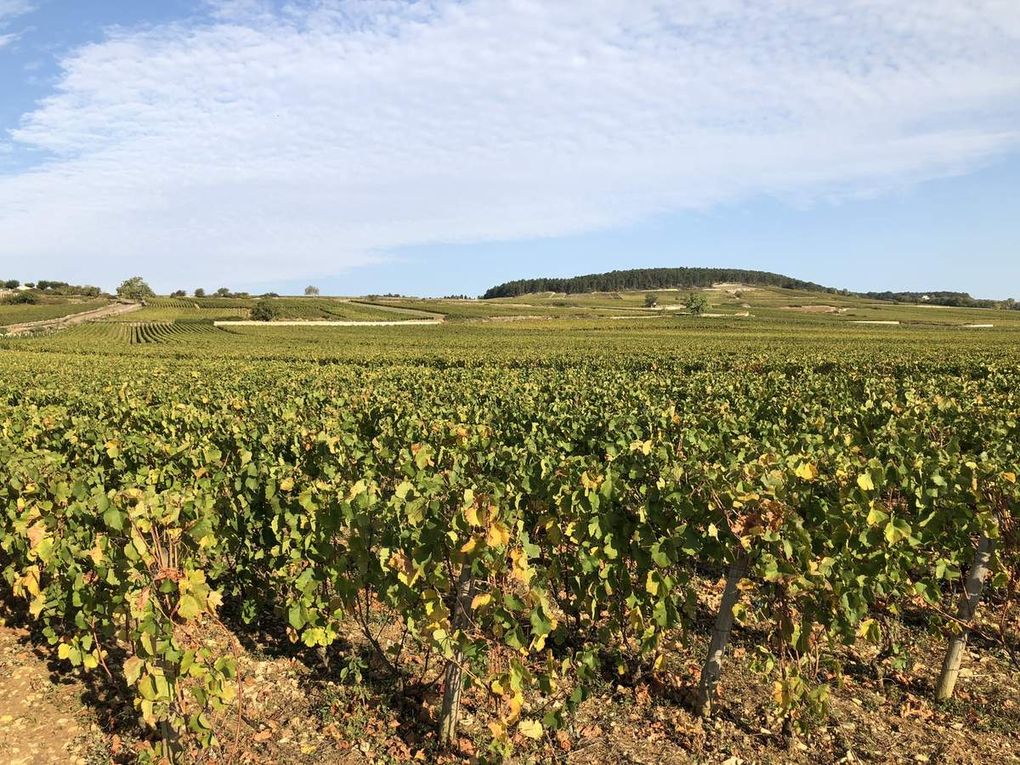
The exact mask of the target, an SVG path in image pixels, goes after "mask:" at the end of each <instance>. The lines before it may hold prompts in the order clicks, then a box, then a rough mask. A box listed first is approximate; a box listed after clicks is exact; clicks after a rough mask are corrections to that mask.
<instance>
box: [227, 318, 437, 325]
mask: <svg viewBox="0 0 1020 765" xmlns="http://www.w3.org/2000/svg"><path fill="white" fill-rule="evenodd" d="M442 323H443V322H442V321H440V320H438V319H435V320H433V319H427V320H425V319H422V320H417V319H408V320H404V321H348V320H344V321H331V320H326V319H324V320H317V319H307V320H305V319H299V320H287V319H281V320H279V321H251V320H249V319H242V320H239V321H214V322H213V326H214V327H406V326H412V327H413V326H418V327H431V326H438V325H439V324H442Z"/></svg>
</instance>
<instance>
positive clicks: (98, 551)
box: [89, 536, 104, 566]
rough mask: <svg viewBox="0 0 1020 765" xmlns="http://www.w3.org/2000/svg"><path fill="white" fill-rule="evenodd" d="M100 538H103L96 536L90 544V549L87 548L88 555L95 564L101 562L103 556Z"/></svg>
mask: <svg viewBox="0 0 1020 765" xmlns="http://www.w3.org/2000/svg"><path fill="white" fill-rule="evenodd" d="M102 539H103V537H102V536H98V537H96V541H95V543H94V544H93V545H92V549H91V550H89V557H90V558H92V562H93V563H94V564H95V565H97V566H98V565H99V564H100V563H102V562H103V558H104V556H103V548H102V544H101V540H102Z"/></svg>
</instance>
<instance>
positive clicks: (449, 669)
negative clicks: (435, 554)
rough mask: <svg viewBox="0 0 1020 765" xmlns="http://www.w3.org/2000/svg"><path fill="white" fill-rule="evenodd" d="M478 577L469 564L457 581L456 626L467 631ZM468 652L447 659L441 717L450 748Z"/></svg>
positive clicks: (442, 731)
mask: <svg viewBox="0 0 1020 765" xmlns="http://www.w3.org/2000/svg"><path fill="white" fill-rule="evenodd" d="M473 589H474V579H473V578H472V576H471V564H470V563H465V564H464V565H463V567H462V568H461V571H460V578H459V580H458V582H457V599H456V601H455V602H454V606H453V607H454V612H453V629H454V631H455V632H457V631H463V630H464V629H466V628H467V625H468V611H469V609H470V608H471V595H472V590H473ZM463 664H464V653H463V652H462V651H461V650H460V649H459V648H457V649H455V650H454V653H453V659H451V660H450V661H448V662H447V664H446V672H445V674H444V676H443V708H442V713H441V714H440V718H439V725H440V730H439V736H440V741H441V742H442V744H443V746H446V747H449V746H451V745H452V744H453V743H454V742H455V741H456V740H457V723H458V722H459V721H460V694H461V691H462V690H463V688H464V669H463Z"/></svg>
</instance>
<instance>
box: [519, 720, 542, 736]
mask: <svg viewBox="0 0 1020 765" xmlns="http://www.w3.org/2000/svg"><path fill="white" fill-rule="evenodd" d="M517 730H519V731H520V732H521V735H522V736H527V737H528V738H533V739H539V738H542V723H540V722H539V721H538V720H521V724H520V725H518V726H517Z"/></svg>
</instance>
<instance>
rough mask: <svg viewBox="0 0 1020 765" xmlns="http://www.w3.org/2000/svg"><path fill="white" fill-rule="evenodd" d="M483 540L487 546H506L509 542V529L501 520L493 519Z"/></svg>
mask: <svg viewBox="0 0 1020 765" xmlns="http://www.w3.org/2000/svg"><path fill="white" fill-rule="evenodd" d="M485 541H486V542H488V544H489V547H506V545H507V544H508V543H509V542H510V529H508V528H507V527H506V524H504V523H503V522H502V521H493V523H492V524H491V525H490V526H489V529H488V534H487V535H486V538H485Z"/></svg>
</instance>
